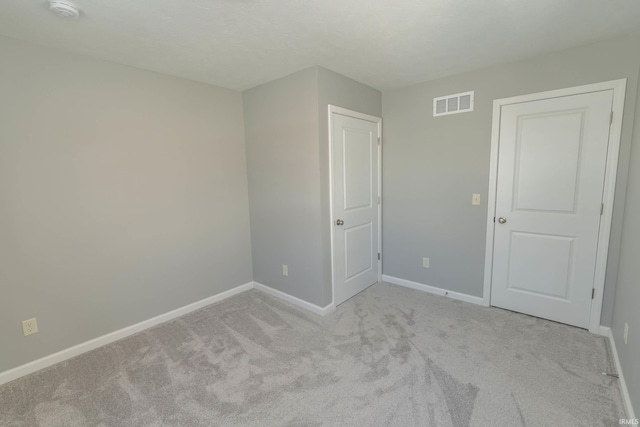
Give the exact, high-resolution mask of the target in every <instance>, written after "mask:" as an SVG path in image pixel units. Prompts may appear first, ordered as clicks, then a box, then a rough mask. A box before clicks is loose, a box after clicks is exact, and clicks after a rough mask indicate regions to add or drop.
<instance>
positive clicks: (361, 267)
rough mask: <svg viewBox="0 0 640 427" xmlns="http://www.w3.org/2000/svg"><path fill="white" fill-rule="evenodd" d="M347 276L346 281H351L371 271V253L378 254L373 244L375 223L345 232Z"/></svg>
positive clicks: (348, 229)
mask: <svg viewBox="0 0 640 427" xmlns="http://www.w3.org/2000/svg"><path fill="white" fill-rule="evenodd" d="M344 235H345V238H344V242H345V243H344V250H345V253H346V256H345V259H344V260H345V275H344V280H345V281H347V280H350V279H352V278H354V277H355V276H357V275H358V274H362V273H366V272H368V271H371V269H372V268H373V267H374V266H373V265H372V264H371V255H370V254H371V253H372V252H373V251H374V250H375V252H378V249H377V245H375V247H374V243H373V223H371V222H370V223H368V224H362V225H359V226H357V227H349V228H345V230H344Z"/></svg>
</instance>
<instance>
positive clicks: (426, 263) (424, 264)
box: [422, 258, 429, 268]
mask: <svg viewBox="0 0 640 427" xmlns="http://www.w3.org/2000/svg"><path fill="white" fill-rule="evenodd" d="M422 266H423V267H424V268H429V258H422Z"/></svg>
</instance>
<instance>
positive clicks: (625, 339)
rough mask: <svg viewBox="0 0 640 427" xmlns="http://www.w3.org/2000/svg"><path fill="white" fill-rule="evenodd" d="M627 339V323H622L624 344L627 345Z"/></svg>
mask: <svg viewBox="0 0 640 427" xmlns="http://www.w3.org/2000/svg"><path fill="white" fill-rule="evenodd" d="M628 339H629V324H628V323H627V322H624V343H625V344H626V343H627V340H628Z"/></svg>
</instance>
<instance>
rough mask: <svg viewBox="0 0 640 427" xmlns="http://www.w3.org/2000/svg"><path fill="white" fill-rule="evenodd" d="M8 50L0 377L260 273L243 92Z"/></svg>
mask: <svg viewBox="0 0 640 427" xmlns="http://www.w3.org/2000/svg"><path fill="white" fill-rule="evenodd" d="M0 57H1V58H2V67H0V343H1V344H0V347H1V351H0V372H1V371H4V370H7V369H10V368H13V367H16V366H18V365H21V364H23V363H26V362H29V361H31V360H34V359H37V358H39V357H42V356H45V355H48V354H51V353H53V352H56V351H59V350H62V349H64V348H67V347H70V346H73V345H75V344H78V343H81V342H83V341H86V340H89V339H92V338H95V337H98V336H100V335H103V334H105V333H108V332H112V331H114V330H117V329H120V328H123V327H126V326H128V325H131V324H135V323H137V322H140V321H142V320H146V319H149V318H151V317H153V316H156V315H159V314H162V313H166V312H168V311H170V310H173V309H176V308H178V307H181V306H184V305H186V304H189V303H192V302H195V301H198V300H201V299H203V298H206V297H209V296H212V295H215V294H217V293H219V292H222V291H225V290H227V289H230V288H232V287H235V286H238V285H241V284H244V283H247V282H250V281H251V280H252V274H251V253H250V236H249V218H248V196H247V183H246V163H245V152H244V142H243V123H242V119H243V117H242V99H241V95H240V94H239V93H237V92H233V91H230V90H226V89H219V88H215V87H212V86H208V85H204V84H199V83H194V82H191V81H187V80H182V79H178V78H173V77H167V76H163V75H159V74H155V73H151V72H146V71H141V70H138V69H134V68H128V67H124V66H120V65H115V64H111V63H107V62H100V61H96V60H93V59H89V58H86V57H82V56H76V55H71V54H67V53H63V52H59V51H55V50H51V49H41V48H39V47H36V46H33V45H28V44H24V43H21V42H17V41H14V40H12V39H8V38H0ZM31 317H37V318H38V322H39V327H40V333H39V334H37V335H33V336H29V337H23V336H22V330H21V321H22V320H24V319H29V318H31Z"/></svg>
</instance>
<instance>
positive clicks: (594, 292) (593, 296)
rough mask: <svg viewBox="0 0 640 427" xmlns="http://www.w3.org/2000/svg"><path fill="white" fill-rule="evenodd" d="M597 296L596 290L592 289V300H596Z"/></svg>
mask: <svg viewBox="0 0 640 427" xmlns="http://www.w3.org/2000/svg"><path fill="white" fill-rule="evenodd" d="M595 296H596V288H591V299H593V298H595Z"/></svg>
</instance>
